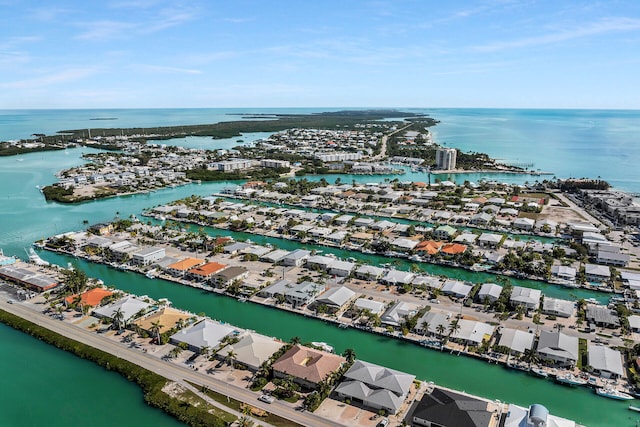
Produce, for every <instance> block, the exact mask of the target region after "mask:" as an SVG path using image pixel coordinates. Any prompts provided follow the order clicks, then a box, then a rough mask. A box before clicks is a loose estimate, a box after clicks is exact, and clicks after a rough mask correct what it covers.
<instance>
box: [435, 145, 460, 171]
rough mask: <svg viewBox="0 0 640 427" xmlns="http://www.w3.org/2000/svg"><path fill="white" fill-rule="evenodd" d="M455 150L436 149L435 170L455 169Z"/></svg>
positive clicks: (456, 151)
mask: <svg viewBox="0 0 640 427" xmlns="http://www.w3.org/2000/svg"><path fill="white" fill-rule="evenodd" d="M457 153H458V150H456V149H455V148H438V149H437V150H436V168H437V169H439V170H451V169H455V168H456V155H457Z"/></svg>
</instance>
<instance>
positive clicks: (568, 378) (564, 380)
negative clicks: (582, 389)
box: [556, 373, 587, 386]
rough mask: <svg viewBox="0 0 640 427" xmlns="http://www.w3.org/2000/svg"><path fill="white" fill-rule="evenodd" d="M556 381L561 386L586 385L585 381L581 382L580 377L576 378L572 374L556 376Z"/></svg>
mask: <svg viewBox="0 0 640 427" xmlns="http://www.w3.org/2000/svg"><path fill="white" fill-rule="evenodd" d="M556 381H558V382H559V383H561V384H567V385H571V386H573V385H586V384H587V380H583V379H582V378H580V377H576V376H575V375H573V374H572V373H568V374H564V375H558V376H557V377H556Z"/></svg>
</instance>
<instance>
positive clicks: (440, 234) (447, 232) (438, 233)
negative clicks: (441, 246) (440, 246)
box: [433, 225, 458, 240]
mask: <svg viewBox="0 0 640 427" xmlns="http://www.w3.org/2000/svg"><path fill="white" fill-rule="evenodd" d="M457 232H458V230H456V229H455V228H453V227H451V226H450V225H441V226H440V227H438V228H436V229H435V230H434V232H433V237H435V238H436V239H438V240H451V239H453V237H454V236H455V235H456V233H457Z"/></svg>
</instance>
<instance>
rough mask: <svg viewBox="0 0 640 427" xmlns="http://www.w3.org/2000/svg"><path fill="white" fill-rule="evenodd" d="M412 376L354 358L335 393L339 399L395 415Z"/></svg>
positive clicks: (404, 397) (406, 394) (409, 386)
mask: <svg viewBox="0 0 640 427" xmlns="http://www.w3.org/2000/svg"><path fill="white" fill-rule="evenodd" d="M414 379H415V375H410V374H406V373H404V372H400V371H396V370H394V369H389V368H385V367H383V366H379V365H375V364H373V363H369V362H364V361H361V360H356V361H355V362H354V363H353V365H352V366H351V367H350V368H349V370H348V371H347V372H345V374H344V377H343V381H342V382H341V383H340V384H339V385H338V386H337V387H336V389H335V392H336V394H337V395H338V397H340V398H341V399H350V400H351V401H354V402H358V403H361V404H362V405H364V406H366V407H368V408H372V409H374V410H384V411H386V412H387V413H389V414H395V413H397V412H398V410H399V409H400V406H401V405H402V403H403V402H404V401H405V399H406V398H407V396H408V395H409V392H410V391H411V385H412V384H413V380H414Z"/></svg>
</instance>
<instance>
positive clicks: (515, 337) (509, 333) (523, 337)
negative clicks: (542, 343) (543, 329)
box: [498, 327, 536, 355]
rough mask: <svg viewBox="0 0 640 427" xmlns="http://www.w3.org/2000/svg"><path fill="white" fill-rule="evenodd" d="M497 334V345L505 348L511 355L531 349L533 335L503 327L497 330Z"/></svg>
mask: <svg viewBox="0 0 640 427" xmlns="http://www.w3.org/2000/svg"><path fill="white" fill-rule="evenodd" d="M498 332H499V334H500V340H499V341H498V345H500V346H503V347H507V348H508V349H509V350H510V351H511V354H513V355H520V354H523V353H524V351H525V350H531V349H532V348H533V341H534V340H535V338H536V336H535V334H532V333H529V332H525V331H521V330H519V329H512V328H505V327H501V328H498Z"/></svg>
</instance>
